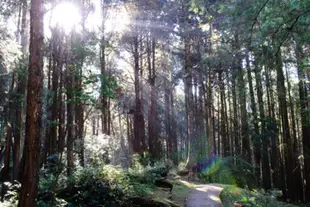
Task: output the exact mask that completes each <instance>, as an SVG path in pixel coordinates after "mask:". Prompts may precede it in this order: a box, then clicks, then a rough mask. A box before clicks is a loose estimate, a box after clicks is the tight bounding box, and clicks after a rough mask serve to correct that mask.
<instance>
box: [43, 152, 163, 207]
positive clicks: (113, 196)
mask: <svg viewBox="0 0 310 207" xmlns="http://www.w3.org/2000/svg"><path fill="white" fill-rule="evenodd" d="M53 158H54V157H52V158H51V159H53ZM167 163H168V162H164V161H161V162H156V163H155V164H154V166H152V167H151V166H150V165H147V166H146V167H143V166H142V165H141V164H140V165H137V166H135V167H134V168H131V169H129V170H124V169H122V168H120V167H117V166H113V165H100V166H96V167H88V168H85V169H83V168H76V169H75V171H74V173H73V175H72V176H71V177H69V178H66V175H65V172H62V173H61V174H60V175H59V178H58V183H57V185H55V181H56V176H55V174H56V173H55V172H51V171H50V172H49V173H48V172H47V171H46V170H42V171H41V176H40V182H39V194H38V199H37V205H38V206H42V207H43V206H49V205H50V204H51V203H53V205H57V206H65V205H69V206H112V205H115V204H117V205H122V204H124V203H126V202H127V201H128V199H130V198H133V197H148V196H149V195H151V193H152V192H154V189H155V186H154V181H155V180H156V179H157V178H158V177H160V174H161V173H162V172H163V171H164V170H165V169H166V166H168V164H167ZM55 186H57V187H56V188H55ZM53 195H55V196H53ZM53 198H55V200H53Z"/></svg>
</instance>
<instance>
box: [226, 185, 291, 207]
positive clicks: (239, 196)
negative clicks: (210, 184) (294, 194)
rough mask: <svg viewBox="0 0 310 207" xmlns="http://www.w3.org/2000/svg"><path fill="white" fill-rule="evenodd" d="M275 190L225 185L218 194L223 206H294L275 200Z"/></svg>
mask: <svg viewBox="0 0 310 207" xmlns="http://www.w3.org/2000/svg"><path fill="white" fill-rule="evenodd" d="M277 194H278V192H277V191H271V192H269V193H267V192H264V191H263V190H261V191H258V190H252V191H249V190H245V189H242V188H238V187H235V186H227V187H225V188H224V190H223V191H222V193H221V194H220V199H221V201H222V203H223V206H224V207H231V206H236V205H237V204H239V205H240V206H246V207H276V206H277V207H296V206H294V205H291V204H288V203H284V202H280V201H278V200H277V196H278V195H277Z"/></svg>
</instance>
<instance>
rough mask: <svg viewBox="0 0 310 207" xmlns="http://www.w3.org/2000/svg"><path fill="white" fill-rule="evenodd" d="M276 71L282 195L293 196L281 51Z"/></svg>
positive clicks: (290, 147)
mask: <svg viewBox="0 0 310 207" xmlns="http://www.w3.org/2000/svg"><path fill="white" fill-rule="evenodd" d="M276 72H277V91H278V101H279V114H280V118H281V119H280V120H281V125H282V133H283V134H282V136H283V146H282V147H283V148H284V149H282V150H283V152H284V167H285V173H286V186H287V192H286V190H284V192H285V194H284V196H285V197H286V198H293V194H294V192H293V191H292V189H293V185H295V184H293V183H292V180H293V170H294V169H293V168H292V162H293V160H292V157H293V152H292V143H291V135H290V130H289V127H290V126H289V120H288V113H287V101H286V88H285V84H284V81H285V80H284V75H283V65H282V59H281V51H280V52H279V53H278V54H277V56H276Z"/></svg>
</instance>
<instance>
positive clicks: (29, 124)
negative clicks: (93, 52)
mask: <svg viewBox="0 0 310 207" xmlns="http://www.w3.org/2000/svg"><path fill="white" fill-rule="evenodd" d="M30 22H31V23H30V47H29V51H30V59H29V68H28V91H27V113H26V140H25V148H24V155H23V156H24V159H25V163H24V169H23V180H22V187H21V191H20V200H19V203H18V206H19V207H29V206H35V199H36V196H37V190H38V178H39V167H40V147H41V129H42V89H43V46H44V42H43V40H44V33H43V32H44V30H43V1H41V0H31V10H30Z"/></svg>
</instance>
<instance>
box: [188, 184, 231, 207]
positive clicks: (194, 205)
mask: <svg viewBox="0 0 310 207" xmlns="http://www.w3.org/2000/svg"><path fill="white" fill-rule="evenodd" d="M225 186H226V185H221V184H207V185H197V186H196V187H195V189H194V190H193V191H192V192H191V193H190V194H189V195H188V196H187V197H186V201H185V207H221V206H222V202H221V200H220V198H219V196H220V193H221V191H222V190H223V188H224V187H225Z"/></svg>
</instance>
